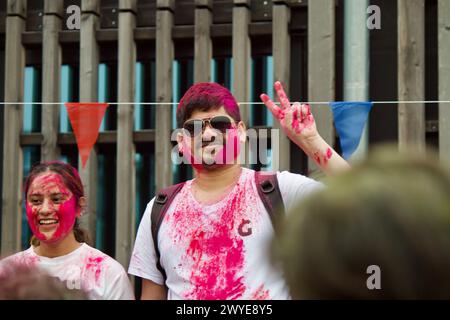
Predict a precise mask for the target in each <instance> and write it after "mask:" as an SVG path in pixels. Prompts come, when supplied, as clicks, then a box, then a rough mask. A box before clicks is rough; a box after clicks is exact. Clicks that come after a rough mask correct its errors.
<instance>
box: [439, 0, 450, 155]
mask: <svg viewBox="0 0 450 320" xmlns="http://www.w3.org/2000/svg"><path fill="white" fill-rule="evenodd" d="M438 47H439V48H438V56H439V68H438V69H439V100H441V101H442V100H443V101H449V100H450V1H448V0H439V1H438ZM439 154H440V158H441V160H442V162H443V163H449V160H450V103H441V104H439Z"/></svg>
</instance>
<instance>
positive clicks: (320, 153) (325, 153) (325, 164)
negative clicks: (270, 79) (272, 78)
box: [260, 81, 350, 175]
mask: <svg viewBox="0 0 450 320" xmlns="http://www.w3.org/2000/svg"><path fill="white" fill-rule="evenodd" d="M274 88H275V92H276V94H277V97H278V100H279V102H280V105H279V106H278V105H277V104H275V103H274V102H273V101H272V100H271V99H270V98H269V96H268V95H266V94H265V93H263V94H261V96H260V98H261V100H262V101H263V102H264V104H265V105H266V106H267V108H269V110H270V111H271V112H272V114H273V116H274V118H275V119H277V120H278V121H279V122H280V125H281V127H282V128H283V130H284V132H285V133H286V134H287V136H288V137H289V139H291V140H292V141H293V142H294V143H295V144H296V145H298V146H299V147H300V148H301V149H302V150H303V151H304V152H305V153H306V154H307V155H308V156H309V157H310V158H312V159H314V161H315V162H316V164H317V165H318V166H319V167H320V169H321V170H322V171H323V172H325V173H326V174H327V175H332V174H336V173H339V172H340V171H343V170H347V169H349V168H350V166H349V164H348V163H347V161H345V160H344V159H343V158H342V157H341V156H340V155H339V154H338V153H337V152H336V151H334V150H333V148H331V147H330V145H328V143H327V142H326V141H325V140H324V139H323V138H322V137H321V136H320V134H319V132H318V131H317V127H316V123H315V121H314V117H313V115H312V113H311V108H310V106H309V105H307V104H300V103H299V102H294V103H293V104H291V103H290V101H289V99H288V97H287V95H286V93H285V92H284V89H283V86H282V85H281V83H280V82H279V81H277V82H275V85H274Z"/></svg>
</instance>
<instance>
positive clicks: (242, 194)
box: [165, 179, 259, 300]
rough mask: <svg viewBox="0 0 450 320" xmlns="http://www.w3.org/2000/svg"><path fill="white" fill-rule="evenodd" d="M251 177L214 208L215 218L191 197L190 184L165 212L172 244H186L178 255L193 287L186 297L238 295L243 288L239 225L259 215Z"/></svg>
mask: <svg viewBox="0 0 450 320" xmlns="http://www.w3.org/2000/svg"><path fill="white" fill-rule="evenodd" d="M251 181H252V180H251V179H248V181H246V182H245V183H242V182H241V181H240V182H239V183H238V184H237V185H236V186H235V188H234V189H233V191H231V193H230V194H229V195H228V196H227V199H226V200H224V202H223V203H224V204H223V206H219V207H218V208H217V215H216V217H215V218H211V217H208V216H206V214H205V213H203V210H202V206H201V205H200V204H198V203H197V202H196V201H193V199H192V196H191V195H190V188H189V187H187V188H183V190H182V191H181V193H180V198H179V199H180V201H178V202H177V205H176V207H175V210H174V213H173V214H172V215H168V216H166V218H165V219H166V222H168V223H169V224H170V227H169V228H168V230H169V231H168V232H169V233H170V235H171V237H172V238H173V239H174V240H173V242H174V245H177V246H180V247H181V248H185V249H184V250H185V253H184V254H183V256H182V257H181V259H182V260H183V266H182V268H183V269H186V270H187V272H188V273H189V281H190V284H191V285H192V288H191V289H189V290H187V291H186V292H184V293H183V296H184V298H186V299H195V300H204V299H207V300H215V299H238V298H240V297H242V296H243V295H244V293H245V291H246V289H247V288H246V285H245V283H244V258H245V256H244V255H245V246H244V240H243V237H242V236H240V235H239V232H238V226H239V224H240V223H241V222H242V220H243V219H246V220H250V221H252V225H255V222H256V221H257V219H258V216H259V212H256V211H257V210H255V208H257V204H256V201H257V196H256V194H255V193H254V190H253V188H252V185H251Z"/></svg>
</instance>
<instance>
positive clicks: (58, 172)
mask: <svg viewBox="0 0 450 320" xmlns="http://www.w3.org/2000/svg"><path fill="white" fill-rule="evenodd" d="M24 193H25V205H26V213H27V218H28V224H29V226H30V228H31V230H32V232H33V238H32V239H31V247H30V248H29V249H27V250H25V251H22V252H19V253H17V254H15V255H12V256H11V257H8V258H6V259H5V260H4V261H3V263H19V264H22V265H27V266H32V267H33V266H36V267H39V268H41V269H43V270H45V271H47V272H48V273H49V274H50V275H51V276H53V277H56V278H59V279H60V280H61V281H62V282H63V283H65V284H66V286H67V288H68V289H81V290H83V291H85V292H86V293H87V295H88V297H89V298H90V299H134V294H133V290H132V287H131V284H130V282H129V279H128V277H127V274H126V272H125V270H124V268H123V267H122V266H121V265H120V264H119V263H118V262H117V261H115V260H114V259H113V258H111V257H109V256H108V255H106V254H104V253H102V252H101V251H99V250H97V249H95V248H92V247H90V246H89V245H88V244H87V243H86V242H88V236H87V233H86V232H85V231H84V230H82V229H81V228H80V226H79V218H80V217H81V215H82V212H83V210H84V208H85V206H86V198H85V196H84V192H83V184H82V182H81V179H80V176H79V175H78V172H77V170H75V169H74V168H73V167H72V166H70V165H68V164H66V163H63V162H45V163H41V164H38V165H36V166H34V167H33V168H32V169H31V172H30V174H29V175H28V177H27V179H26V181H25V186H24Z"/></svg>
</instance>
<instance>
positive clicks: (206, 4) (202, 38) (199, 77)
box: [194, 0, 212, 82]
mask: <svg viewBox="0 0 450 320" xmlns="http://www.w3.org/2000/svg"><path fill="white" fill-rule="evenodd" d="M195 5H196V8H195V45H194V51H195V53H194V55H195V61H194V82H210V81H211V59H212V42H211V33H210V28H211V24H212V12H211V10H212V0H196V1H195Z"/></svg>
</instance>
